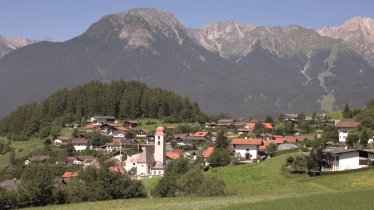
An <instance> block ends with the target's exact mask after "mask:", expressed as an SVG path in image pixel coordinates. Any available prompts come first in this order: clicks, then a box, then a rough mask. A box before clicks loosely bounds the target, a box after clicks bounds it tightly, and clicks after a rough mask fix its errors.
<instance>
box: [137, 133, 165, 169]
mask: <svg viewBox="0 0 374 210" xmlns="http://www.w3.org/2000/svg"><path fill="white" fill-rule="evenodd" d="M164 164H166V139H165V133H164V127H158V128H157V129H156V133H155V144H154V145H145V146H144V147H143V152H142V153H140V155H139V160H138V162H137V168H136V175H138V176H150V175H156V176H160V175H161V176H162V175H163V174H164Z"/></svg>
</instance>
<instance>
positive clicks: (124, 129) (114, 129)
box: [24, 114, 374, 182]
mask: <svg viewBox="0 0 374 210" xmlns="http://www.w3.org/2000/svg"><path fill="white" fill-rule="evenodd" d="M281 117H282V119H283V121H284V122H286V123H290V124H291V125H292V127H293V130H292V133H293V134H292V135H276V134H274V133H275V128H274V126H273V125H274V122H267V121H266V120H265V121H253V120H251V121H247V122H245V121H239V120H235V119H221V120H218V121H217V122H206V123H205V124H203V125H201V124H199V123H195V124H194V125H191V126H190V131H193V132H184V133H177V131H180V129H177V126H178V125H177V126H159V127H157V128H156V129H155V130H147V129H145V128H143V127H142V125H141V123H140V121H139V120H117V119H116V118H115V117H113V116H93V117H91V118H90V119H89V121H88V122H87V123H86V124H85V125H84V126H82V127H81V126H80V123H76V124H74V125H70V126H72V127H73V128H71V129H76V130H78V131H79V132H81V133H86V134H93V133H95V134H98V135H100V136H104V137H110V138H109V139H110V140H108V141H106V142H105V143H100V142H99V144H98V143H94V142H93V140H92V139H89V138H86V137H84V136H82V137H79V138H77V137H73V138H69V137H67V136H63V135H60V136H57V137H56V138H54V139H53V141H52V144H53V146H54V147H56V148H58V149H61V150H65V149H68V148H69V147H72V149H73V151H72V152H70V155H69V156H67V157H66V159H65V160H64V161H63V162H62V163H61V161H60V162H56V164H68V165H79V166H82V167H83V168H86V167H88V166H93V167H95V168H100V165H101V164H102V162H103V161H105V162H110V164H111V166H110V167H109V170H110V171H112V172H117V173H121V174H128V175H129V176H131V178H133V179H145V178H152V177H154V176H163V174H164V171H165V168H166V167H167V165H168V164H169V163H170V162H171V161H173V160H175V159H177V158H180V157H184V158H186V159H188V160H189V161H191V162H193V161H197V160H202V164H203V165H204V167H207V168H209V166H210V162H209V160H210V159H209V158H210V156H211V155H212V154H213V152H214V150H215V147H214V146H213V145H214V142H215V141H216V140H217V137H218V135H219V132H222V133H223V135H224V137H225V138H226V139H228V141H229V148H228V149H229V154H230V156H231V159H233V160H235V161H237V162H239V163H247V164H255V163H258V162H261V161H266V159H267V158H270V157H271V156H272V154H271V153H274V152H277V151H283V150H290V149H298V148H301V147H302V148H307V147H308V143H309V144H310V142H313V139H314V141H317V140H318V139H320V138H321V137H322V135H323V129H322V128H321V129H317V132H316V133H314V134H310V133H306V132H305V131H303V130H302V129H301V128H299V126H298V125H299V124H300V123H299V121H300V119H299V117H300V115H298V114H283V115H281ZM304 120H311V119H307V118H306V119H304ZM321 122H322V124H323V126H325V127H326V126H330V127H334V128H336V129H337V131H338V133H339V134H338V138H339V139H338V141H336V142H333V141H328V142H327V146H326V148H325V150H324V151H325V152H328V153H330V154H332V156H333V158H334V159H333V161H332V164H331V166H330V167H329V168H324V169H323V170H324V171H342V170H351V169H358V168H362V167H367V166H369V164H370V163H371V161H372V160H373V159H374V151H373V150H370V149H369V148H366V149H363V148H352V147H348V146H346V144H345V142H346V139H347V137H348V134H349V132H350V130H351V129H355V128H357V127H358V126H359V125H360V123H358V122H340V121H334V120H332V119H328V120H325V121H321ZM148 123H149V122H148ZM261 125H262V126H261ZM68 126H69V125H68ZM155 126H156V125H155ZM185 126H186V125H185ZM182 127H183V126H182ZM191 128H194V129H191ZM187 130H188V129H187ZM259 131H260V132H259ZM372 143H373V139H372V138H370V139H369V140H368V144H372ZM269 145H275V147H269ZM271 148H273V149H271ZM90 151H94V153H92V152H90ZM306 151H308V150H307V149H306ZM98 153H104V154H106V156H105V157H107V159H100V161H99V158H98V155H97V154H98ZM89 154H94V155H89ZM49 159H50V157H49V156H31V157H28V158H27V159H26V160H25V162H24V164H25V165H32V164H40V163H44V162H47V161H49ZM49 162H50V161H49ZM77 175H78V174H77V172H75V171H66V172H64V174H62V175H61V180H63V181H64V182H68V181H69V179H70V178H71V177H74V176H77Z"/></svg>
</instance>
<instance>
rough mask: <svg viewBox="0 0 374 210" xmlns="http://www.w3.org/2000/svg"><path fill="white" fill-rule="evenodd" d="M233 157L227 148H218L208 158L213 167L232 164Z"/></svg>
mask: <svg viewBox="0 0 374 210" xmlns="http://www.w3.org/2000/svg"><path fill="white" fill-rule="evenodd" d="M230 162H231V157H230V153H229V151H228V150H227V149H222V148H217V149H214V151H213V153H212V154H211V155H210V157H209V158H208V163H209V165H210V166H212V167H220V166H226V165H228V164H230Z"/></svg>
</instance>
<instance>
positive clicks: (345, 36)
mask: <svg viewBox="0 0 374 210" xmlns="http://www.w3.org/2000/svg"><path fill="white" fill-rule="evenodd" d="M318 32H319V34H321V35H322V36H329V37H332V38H335V39H342V40H343V42H344V43H345V44H346V45H347V46H348V47H350V48H351V49H353V50H355V51H356V52H357V53H359V54H361V55H364V57H365V58H366V60H368V61H369V63H370V64H372V65H374V20H373V19H371V18H368V17H353V18H351V19H349V20H347V21H346V22H344V23H343V24H342V25H340V26H336V27H327V28H322V29H321V30H319V31H318Z"/></svg>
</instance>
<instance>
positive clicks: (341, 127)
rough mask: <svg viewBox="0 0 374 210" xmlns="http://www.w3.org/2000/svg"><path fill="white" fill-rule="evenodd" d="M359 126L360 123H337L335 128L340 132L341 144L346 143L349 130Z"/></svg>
mask: <svg viewBox="0 0 374 210" xmlns="http://www.w3.org/2000/svg"><path fill="white" fill-rule="evenodd" d="M359 125H360V123H359V122H337V123H336V124H335V127H336V128H337V129H338V131H339V142H345V140H346V139H347V137H348V132H349V130H350V129H352V128H357V127H358V126H359Z"/></svg>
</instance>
